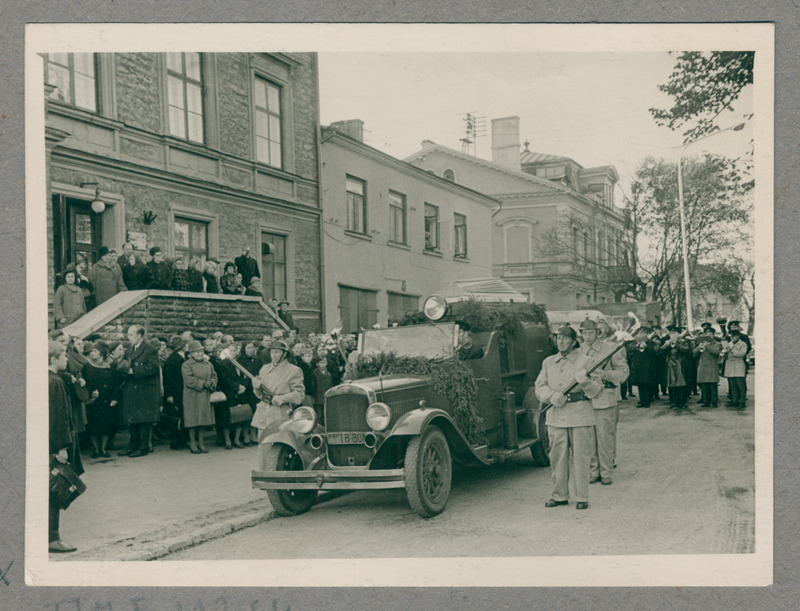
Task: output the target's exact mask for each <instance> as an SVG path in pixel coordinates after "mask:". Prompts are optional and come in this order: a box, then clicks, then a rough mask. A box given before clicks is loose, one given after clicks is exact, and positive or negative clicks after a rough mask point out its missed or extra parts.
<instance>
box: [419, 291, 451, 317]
mask: <svg viewBox="0 0 800 611" xmlns="http://www.w3.org/2000/svg"><path fill="white" fill-rule="evenodd" d="M422 311H423V312H424V313H425V316H426V317H427V318H428V320H439V319H441V318H442V317H443V316H444V315H445V314H446V313H447V302H446V301H445V300H444V297H440V296H439V295H431V296H430V297H428V298H427V299H426V300H425V305H424V306H422Z"/></svg>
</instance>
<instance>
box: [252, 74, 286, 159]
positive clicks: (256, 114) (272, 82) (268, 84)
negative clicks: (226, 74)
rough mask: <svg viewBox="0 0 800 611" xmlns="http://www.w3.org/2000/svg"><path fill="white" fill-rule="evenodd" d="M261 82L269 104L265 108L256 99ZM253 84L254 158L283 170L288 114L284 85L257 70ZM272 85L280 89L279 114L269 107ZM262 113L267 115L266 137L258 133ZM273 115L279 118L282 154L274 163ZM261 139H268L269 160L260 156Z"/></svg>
mask: <svg viewBox="0 0 800 611" xmlns="http://www.w3.org/2000/svg"><path fill="white" fill-rule="evenodd" d="M259 82H262V83H264V85H265V91H264V94H265V100H266V104H267V105H266V107H264V108H262V107H260V106H258V103H257V102H256V99H257V95H256V91H257V89H256V88H257V87H258V84H259ZM252 86H253V145H254V153H255V154H254V158H255V160H256V161H257V162H258V163H263V164H264V165H267V166H269V167H271V168H276V169H278V170H283V169H284V168H285V160H286V154H285V150H284V143H285V137H284V131H285V115H286V113H285V112H284V110H285V109H284V106H285V104H284V98H285V96H284V85H283V84H281V83H279V82H277V81H276V80H274V79H271V78H268V77H267V76H265V75H264V74H262V73H261V72H258V71H256V72H254V73H253V79H252ZM270 87H272V88H274V89H277V91H278V113H277V114H276V113H272V112H270V107H269V90H270ZM260 113H263V114H265V115H266V117H267V137H266V138H261V137H260V136H259V135H258V117H259V114H260ZM273 116H276V117H277V119H278V132H279V133H278V136H279V138H280V139H279V140H278V141H277V143H278V150H279V154H280V159H279V160H278V163H277V164H276V163H273V160H272V148H271V146H270V143H272V142H274V140H272V139H271V138H270V134H271V130H270V127H269V125H270V118H271V117H273ZM259 140H266V142H267V153H268V155H267V157H268V159H267V160H264V159H262V158H261V157H259V145H258V143H259Z"/></svg>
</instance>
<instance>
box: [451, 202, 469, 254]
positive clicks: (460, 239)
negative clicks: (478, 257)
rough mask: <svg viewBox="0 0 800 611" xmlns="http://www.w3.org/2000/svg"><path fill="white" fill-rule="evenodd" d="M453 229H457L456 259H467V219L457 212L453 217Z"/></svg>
mask: <svg viewBox="0 0 800 611" xmlns="http://www.w3.org/2000/svg"><path fill="white" fill-rule="evenodd" d="M453 228H454V229H455V242H454V244H455V248H454V252H455V255H454V256H456V257H459V258H460V259H466V257H467V217H466V216H464V215H463V214H459V213H458V212H456V213H455V214H454V216H453Z"/></svg>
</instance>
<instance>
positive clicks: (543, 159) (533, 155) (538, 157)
mask: <svg viewBox="0 0 800 611" xmlns="http://www.w3.org/2000/svg"><path fill="white" fill-rule="evenodd" d="M556 161H572V162H573V163H575V161H574V160H572V159H570V158H569V157H564V156H562V155H549V154H547V153H537V152H535V151H529V150H527V149H525V150H524V151H522V153H520V155H519V162H520V163H522V164H525V163H551V162H556Z"/></svg>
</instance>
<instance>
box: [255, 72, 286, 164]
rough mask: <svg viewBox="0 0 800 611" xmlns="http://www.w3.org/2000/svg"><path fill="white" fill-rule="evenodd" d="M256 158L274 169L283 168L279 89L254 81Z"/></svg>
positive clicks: (261, 81)
mask: <svg viewBox="0 0 800 611" xmlns="http://www.w3.org/2000/svg"><path fill="white" fill-rule="evenodd" d="M255 109H256V158H257V159H258V160H259V161H261V162H262V163H266V164H267V165H271V166H272V167H274V168H281V167H283V150H282V147H281V142H282V141H283V139H282V137H281V133H282V127H281V123H282V121H281V88H280V87H278V86H277V85H274V84H272V83H270V82H269V81H266V80H264V79H262V78H259V77H256V79H255Z"/></svg>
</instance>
